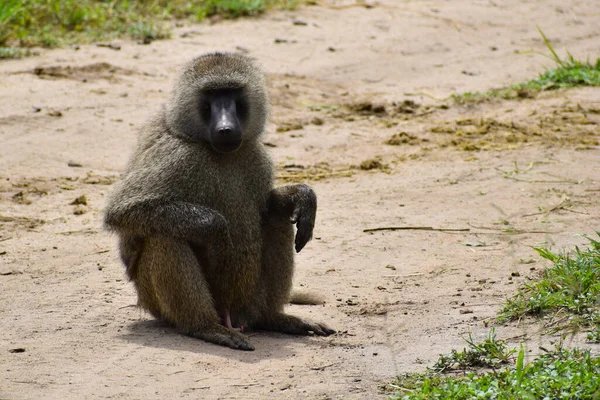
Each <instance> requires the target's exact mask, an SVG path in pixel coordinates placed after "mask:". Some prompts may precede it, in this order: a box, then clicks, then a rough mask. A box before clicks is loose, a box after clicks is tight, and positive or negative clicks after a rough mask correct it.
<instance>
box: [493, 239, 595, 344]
mask: <svg viewBox="0 0 600 400" xmlns="http://www.w3.org/2000/svg"><path fill="white" fill-rule="evenodd" d="M597 233H598V232H597ZM598 235H600V233H598ZM588 240H589V241H590V247H589V248H588V249H585V250H580V249H579V248H575V251H574V252H573V253H572V254H555V253H552V252H551V251H549V250H547V249H540V248H536V249H535V250H536V251H537V252H538V253H539V254H540V255H541V256H542V257H543V258H545V259H547V260H550V261H551V262H552V263H553V266H552V267H550V268H547V269H545V270H544V271H543V275H542V279H541V280H539V281H537V282H533V283H527V284H525V285H524V286H523V287H521V288H520V289H519V292H518V293H517V294H516V295H515V296H514V297H512V298H511V299H508V300H507V301H506V304H505V305H504V307H503V308H502V310H501V311H500V315H499V320H500V322H505V321H510V320H518V319H521V318H523V317H525V316H534V317H539V318H543V319H544V321H545V323H546V325H547V326H548V327H552V328H553V329H554V330H560V329H567V328H569V329H572V330H577V329H580V328H584V329H590V330H593V332H592V334H591V335H590V336H589V338H590V340H593V341H596V342H598V341H600V332H599V331H600V242H598V241H596V240H593V239H591V238H588ZM594 332H596V333H594Z"/></svg>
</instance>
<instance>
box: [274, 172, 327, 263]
mask: <svg viewBox="0 0 600 400" xmlns="http://www.w3.org/2000/svg"><path fill="white" fill-rule="evenodd" d="M267 210H268V211H267V212H268V213H269V214H270V215H280V216H283V217H289V218H290V221H291V222H292V224H296V227H297V228H298V230H297V232H296V240H295V244H296V252H300V250H302V248H303V247H304V246H305V245H306V243H308V241H309V240H310V239H311V238H312V233H313V228H314V227H315V218H316V216H317V196H316V194H315V192H314V191H313V190H312V189H311V188H310V186H308V185H304V184H299V185H287V186H281V187H278V188H275V189H273V190H271V193H270V194H269V199H268V200H267Z"/></svg>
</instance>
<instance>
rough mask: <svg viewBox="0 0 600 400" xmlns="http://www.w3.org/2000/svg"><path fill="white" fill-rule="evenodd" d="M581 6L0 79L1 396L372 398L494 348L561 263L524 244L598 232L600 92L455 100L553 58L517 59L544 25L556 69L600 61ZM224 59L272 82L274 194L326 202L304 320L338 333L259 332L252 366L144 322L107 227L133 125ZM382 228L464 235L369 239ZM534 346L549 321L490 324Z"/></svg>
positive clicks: (241, 44) (359, 29) (385, 22)
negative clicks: (395, 380)
mask: <svg viewBox="0 0 600 400" xmlns="http://www.w3.org/2000/svg"><path fill="white" fill-rule="evenodd" d="M574 3H575V4H574V5H573V6H571V7H565V6H564V5H562V4H564V2H561V1H543V2H540V1H537V2H521V1H509V2H503V5H500V4H499V3H498V4H497V3H496V2H493V1H466V0H457V1H453V2H441V1H431V2H424V1H407V2H402V3H400V2H394V1H391V0H387V1H380V2H378V3H377V5H376V6H375V7H373V8H364V7H359V6H353V7H346V5H350V4H351V2H346V3H344V2H337V3H336V2H323V4H325V5H326V7H322V6H319V7H316V6H314V7H305V8H302V9H300V10H298V11H296V12H293V13H292V12H274V13H270V14H268V15H265V16H262V17H260V18H257V19H252V20H240V21H223V22H219V23H217V24H213V25H209V24H200V25H194V26H186V27H182V28H177V29H176V30H175V34H174V38H173V40H169V41H164V42H155V43H152V44H151V45H147V46H142V45H137V44H135V43H131V42H121V45H122V48H121V50H119V51H115V50H111V49H108V48H101V47H96V46H82V47H81V49H79V50H75V49H62V50H54V51H43V53H42V55H41V56H40V57H37V58H31V59H26V60H18V61H6V62H2V63H0V106H1V107H0V110H1V111H0V354H1V356H0V398H3V399H4V398H8V399H39V398H56V399H65V398H69V399H71V398H72V399H81V398H131V399H135V398H203V399H217V398H222V399H231V398H243V399H263V398H264V399H266V398H273V399H281V398H310V399H317V398H318V399H325V398H356V399H362V398H374V397H375V396H377V395H378V386H379V385H380V384H381V383H382V382H386V381H388V380H389V379H391V378H392V377H394V376H395V375H396V374H398V373H401V372H409V371H416V370H422V369H424V368H425V366H426V365H429V364H431V362H433V361H434V360H435V359H436V358H437V355H438V354H439V353H442V352H448V351H449V350H450V349H452V348H457V347H462V346H463V342H462V340H461V338H460V336H461V335H465V334H466V333H468V332H473V336H474V337H475V338H477V339H479V338H482V337H483V336H484V335H485V334H486V333H487V332H488V329H489V328H488V327H486V324H487V323H488V322H489V321H490V320H491V319H492V318H493V317H494V316H495V315H496V312H497V311H498V309H499V307H500V306H501V304H502V302H503V300H504V299H505V298H506V297H507V296H509V295H511V294H512V293H514V292H515V291H516V288H517V287H518V285H519V284H520V283H522V282H525V281H526V280H527V279H528V277H530V276H535V274H536V273H537V272H539V271H540V270H541V269H542V268H543V267H544V266H545V265H546V264H544V263H543V262H538V257H537V256H536V254H535V252H534V251H533V250H532V249H531V246H552V247H553V248H554V249H560V248H570V247H571V246H572V245H574V244H584V243H585V240H584V239H583V238H581V237H578V236H576V235H577V234H579V233H584V234H588V235H593V234H594V230H598V229H599V228H600V219H599V217H598V215H600V203H599V202H598V195H599V193H600V180H599V179H598V176H599V174H600V153H599V147H598V140H599V137H600V132H599V130H600V128H599V127H598V125H599V124H600V90H599V89H593V88H584V89H577V90H570V91H559V92H551V93H546V94H544V95H541V96H539V97H537V98H535V99H521V100H516V101H498V102H492V103H484V104H475V105H473V104H471V105H464V106H459V105H456V104H454V103H452V102H451V101H445V100H442V99H443V98H445V97H446V96H448V95H449V94H451V93H455V92H463V91H467V90H487V89H490V88H493V87H500V86H503V85H506V84H507V83H515V82H519V81H521V80H524V79H527V78H531V77H533V76H535V75H536V74H537V73H538V72H539V71H541V70H542V69H543V67H544V66H547V65H550V62H549V61H548V60H547V59H545V58H543V57H541V56H539V55H535V54H517V53H518V52H522V51H528V50H532V49H533V50H537V51H544V50H545V49H544V45H543V43H542V41H541V38H540V36H539V34H538V32H537V30H536V27H535V25H536V24H539V25H540V27H541V28H542V29H543V30H544V31H545V33H546V35H547V36H548V37H549V38H550V40H551V41H552V43H554V44H555V48H556V50H557V51H558V52H559V53H560V54H564V52H565V50H566V49H568V50H569V51H570V52H571V53H572V54H574V55H575V56H577V57H578V58H582V59H585V58H586V57H589V58H590V59H591V58H594V59H595V58H596V57H598V56H599V55H600V46H599V45H598V43H600V41H599V37H600V30H598V23H597V22H598V18H599V17H600V5H599V4H598V2H597V1H591V0H588V1H577V2H574ZM293 21H301V22H302V23H306V25H298V24H294V22H293ZM349 29H353V31H354V33H349ZM217 49H221V50H238V51H240V50H241V51H246V52H248V53H249V54H251V55H252V56H255V57H256V58H257V59H258V60H259V61H260V63H261V64H262V65H263V66H264V68H265V69H266V71H267V72H268V73H269V77H270V80H271V83H270V84H271V94H272V102H273V115H272V118H271V120H272V124H271V125H270V126H269V131H268V134H267V135H266V136H265V142H267V144H268V145H269V146H270V147H271V150H272V154H273V156H274V158H275V159H276V161H277V163H278V166H279V169H278V174H279V177H280V181H281V182H282V183H283V182H287V181H295V180H302V181H305V180H308V179H310V180H311V184H312V185H313V186H314V188H315V190H316V191H317V194H318V196H319V216H318V225H317V228H316V232H315V236H316V237H315V240H313V241H312V242H311V243H310V244H309V245H308V246H307V248H306V249H305V250H304V251H303V252H302V253H301V254H300V255H299V256H298V258H297V274H296V279H295V281H296V286H298V287H305V288H308V289H310V290H312V291H318V292H321V293H323V294H324V295H325V297H326V299H327V303H326V304H325V305H324V306H290V311H291V312H292V313H295V314H298V315H302V316H306V317H314V318H315V319H320V320H323V321H327V322H329V323H330V324H331V325H332V326H333V327H335V328H336V329H338V330H339V334H336V335H334V336H332V337H330V338H297V337H290V336H285V335H278V334H268V333H262V332H259V333H256V334H253V335H252V338H251V340H252V342H253V343H254V344H255V346H256V351H254V352H251V353H244V352H238V351H232V350H229V349H226V348H222V347H217V346H214V345H210V344H207V343H204V342H201V341H197V340H194V339H191V338H187V337H183V336H181V335H179V334H177V333H175V332H174V331H173V330H172V329H171V328H169V327H167V326H164V325H162V324H160V323H158V322H156V321H154V320H152V319H151V318H150V317H149V316H148V315H146V314H143V313H141V312H140V311H139V310H138V309H137V308H135V306H134V305H135V301H136V297H135V293H134V291H133V288H132V286H131V284H130V283H129V282H127V281H126V279H125V277H124V273H123V268H122V266H121V265H120V264H119V261H118V258H117V255H116V252H115V240H114V238H113V237H110V236H109V235H108V234H106V233H104V232H102V231H101V228H100V220H101V213H102V208H103V206H104V201H105V197H106V194H107V193H108V191H109V190H110V185H111V184H112V183H113V182H114V181H115V180H117V179H118V176H119V174H120V172H121V171H122V170H123V168H124V164H125V162H126V160H127V157H128V155H129V153H130V150H131V149H132V146H133V144H134V143H135V138H136V129H137V128H138V127H139V125H140V124H141V123H142V121H144V120H145V119H146V117H147V116H148V114H149V113H150V112H151V111H152V110H154V109H156V108H157V107H158V106H159V105H160V104H161V103H162V102H163V101H164V100H165V99H166V98H167V96H168V92H169V90H170V86H171V82H172V79H173V76H174V74H175V72H176V70H177V67H178V65H179V64H181V63H182V62H184V61H185V60H187V59H189V58H191V57H193V56H195V55H197V54H200V53H203V52H206V51H211V50H217ZM436 99H437V100H436ZM386 141H389V143H391V144H385V143H384V142H386ZM361 164H362V165H363V168H372V169H371V170H362V169H360V168H358V167H357V166H360V165H361ZM80 196H85V199H80V200H79V203H86V204H71V203H73V202H74V201H75V200H76V199H77V198H79V197H80ZM84 200H85V201H84ZM390 226H415V227H433V228H446V229H447V228H449V229H462V230H461V231H453V232H448V231H434V230H400V231H375V232H364V231H363V230H364V229H367V228H380V227H390ZM512 275H518V276H512ZM523 333H526V334H527V335H528V337H529V338H531V339H532V341H531V342H530V349H531V350H532V352H531V355H535V354H536V352H537V346H536V343H538V342H539V341H542V340H545V339H543V338H542V337H541V336H540V335H539V334H538V327H537V326H532V325H526V326H521V327H518V326H502V327H498V336H499V337H515V336H517V335H520V334H523ZM16 349H24V352H18V350H16ZM15 351H17V352H15Z"/></svg>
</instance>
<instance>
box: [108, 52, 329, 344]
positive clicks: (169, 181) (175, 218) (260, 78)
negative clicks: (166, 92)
mask: <svg viewBox="0 0 600 400" xmlns="http://www.w3.org/2000/svg"><path fill="white" fill-rule="evenodd" d="M229 89H234V90H242V91H243V93H244V95H245V99H247V102H248V118H246V120H245V121H244V122H243V124H242V125H243V126H242V128H243V140H242V144H241V146H240V147H239V149H237V151H234V152H231V153H219V152H217V151H215V150H214V149H213V148H212V147H211V146H210V143H209V142H208V140H209V139H208V134H207V130H208V126H207V123H206V121H204V120H203V117H202V116H201V113H200V112H199V107H201V105H200V104H199V100H198V99H199V96H200V95H201V94H202V93H204V92H205V91H211V90H229ZM267 113H268V96H267V89H266V84H265V78H264V75H263V73H262V72H261V71H260V69H259V68H258V67H257V66H256V64H254V62H252V61H251V59H250V58H249V57H247V56H244V55H241V54H233V53H211V54H207V55H203V56H200V57H198V58H195V59H194V60H192V61H191V62H190V63H188V64H187V65H186V66H185V67H184V68H183V71H182V73H181V75H180V77H179V80H178V81H177V83H176V86H175V90H174V92H173V95H172V97H171V99H170V100H169V102H168V103H167V104H166V105H165V106H164V107H163V108H162V109H161V110H160V111H159V112H158V113H157V114H156V115H155V116H154V117H153V118H151V119H150V120H149V121H148V123H146V124H145V125H144V127H143V128H142V129H141V133H140V137H139V141H138V146H137V149H136V150H135V152H134V154H133V156H132V158H131V160H130V162H129V165H128V167H127V171H126V172H125V174H124V176H123V179H122V181H121V182H119V183H118V184H117V185H116V187H115V188H114V191H113V192H112V194H111V196H110V199H109V201H108V204H107V207H106V211H105V226H106V227H107V228H108V229H109V230H111V231H114V232H116V233H117V234H118V236H119V242H120V253H121V258H122V260H123V263H124V264H125V267H126V270H127V274H128V276H129V278H130V279H131V280H132V281H133V283H134V285H135V288H136V290H137V293H138V302H139V305H140V306H141V307H143V308H144V309H146V310H148V311H149V312H150V313H151V314H153V315H154V316H155V317H157V318H161V319H163V320H165V321H167V322H170V323H171V324H173V325H174V326H175V327H176V328H178V329H179V330H180V331H181V332H183V333H185V334H188V335H191V336H194V337H198V338H201V339H204V340H207V341H209V342H212V343H217V344H221V345H225V346H229V347H232V348H236V349H242V350H253V349H254V347H253V346H252V344H251V343H250V342H248V340H247V338H246V337H245V336H244V335H243V334H241V333H240V332H238V331H236V330H233V329H229V328H227V327H225V326H223V325H222V322H223V321H224V320H225V318H226V316H228V315H230V316H231V321H232V324H233V326H235V325H237V326H240V327H241V326H244V327H249V328H256V329H266V330H276V331H281V332H287V333H293V334H309V333H310V332H312V333H315V334H317V335H329V334H331V333H333V332H334V331H333V330H332V329H330V328H328V327H327V326H326V325H324V324H320V323H313V322H308V321H305V320H302V319H300V318H297V317H294V316H290V315H287V314H284V312H283V307H284V304H286V303H287V301H288V300H289V297H290V291H291V286H292V276H293V268H294V260H293V257H294V231H293V226H292V224H293V223H295V224H296V225H297V228H298V232H297V234H296V239H295V243H296V251H300V250H301V249H302V247H303V246H304V245H305V244H306V242H308V241H309V240H310V238H311V237H312V231H313V227H314V221H315V216H316V209H317V202H316V196H315V194H314V192H313V191H312V189H311V188H310V187H308V186H306V185H302V184H300V185H288V186H283V187H279V188H274V187H273V165H272V162H271V158H270V156H269V155H268V153H267V152H266V150H265V148H264V145H263V144H262V143H261V141H260V136H261V135H262V133H263V131H264V128H265V124H266V120H267Z"/></svg>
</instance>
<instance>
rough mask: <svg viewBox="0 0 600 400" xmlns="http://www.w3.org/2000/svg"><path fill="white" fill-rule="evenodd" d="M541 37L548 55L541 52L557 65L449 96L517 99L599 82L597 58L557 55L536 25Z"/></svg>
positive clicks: (467, 100)
mask: <svg viewBox="0 0 600 400" xmlns="http://www.w3.org/2000/svg"><path fill="white" fill-rule="evenodd" d="M537 29H538V31H539V32H540V34H541V35H542V38H543V39H544V43H545V44H546V47H547V48H548V50H549V51H550V55H548V54H543V53H539V54H541V55H543V56H544V57H548V58H550V59H551V60H552V61H554V63H555V64H556V68H550V69H547V70H546V71H545V72H543V73H541V74H540V75H539V76H538V77H537V78H535V79H532V80H530V81H527V82H522V83H518V84H515V85H511V86H509V87H507V88H500V89H492V90H490V91H488V92H483V93H481V92H466V93H461V94H453V95H452V96H451V98H452V99H454V100H455V101H457V102H459V103H473V102H482V101H486V100H489V99H495V98H499V99H517V98H530V97H534V96H535V95H536V94H537V93H539V92H543V91H547V90H554V89H559V88H569V87H576V86H600V58H598V59H597V60H596V62H590V61H585V62H584V61H579V60H577V59H575V57H574V56H573V55H572V54H571V53H569V52H568V51H567V56H566V57H565V58H560V57H559V56H558V54H557V53H556V51H555V50H554V48H553V47H552V44H551V43H550V41H549V40H548V38H547V37H546V35H545V34H544V32H542V30H541V29H540V28H539V27H537Z"/></svg>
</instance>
